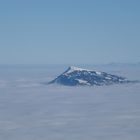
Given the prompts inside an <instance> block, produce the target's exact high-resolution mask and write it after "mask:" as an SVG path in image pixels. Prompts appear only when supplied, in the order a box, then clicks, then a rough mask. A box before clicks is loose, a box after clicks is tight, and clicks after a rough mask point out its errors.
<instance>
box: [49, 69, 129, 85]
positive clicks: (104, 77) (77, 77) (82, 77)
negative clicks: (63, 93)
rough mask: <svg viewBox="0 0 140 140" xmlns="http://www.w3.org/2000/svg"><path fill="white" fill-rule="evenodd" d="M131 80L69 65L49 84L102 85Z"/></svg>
mask: <svg viewBox="0 0 140 140" xmlns="http://www.w3.org/2000/svg"><path fill="white" fill-rule="evenodd" d="M129 82H131V81H129V80H127V79H126V78H124V77H120V76H116V75H112V74H108V73H105V72H98V71H92V70H86V69H81V68H77V67H69V68H68V69H67V70H66V71H65V72H64V73H63V74H61V75H60V76H58V77H57V78H56V79H54V80H53V81H51V82H50V83H49V84H53V83H57V84H61V85H66V86H79V85H88V86H93V85H97V86H102V85H111V84H119V83H129Z"/></svg>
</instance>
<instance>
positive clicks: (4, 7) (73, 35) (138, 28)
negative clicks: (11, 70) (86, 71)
mask: <svg viewBox="0 0 140 140" xmlns="http://www.w3.org/2000/svg"><path fill="white" fill-rule="evenodd" d="M139 6H140V1H139V0H44V1H43V0H24V1H23V0H12V1H11V0H3V1H2V0H1V1H0V64H83V63H84V64H97V63H110V62H130V63H133V62H139V61H140V8H139Z"/></svg>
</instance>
